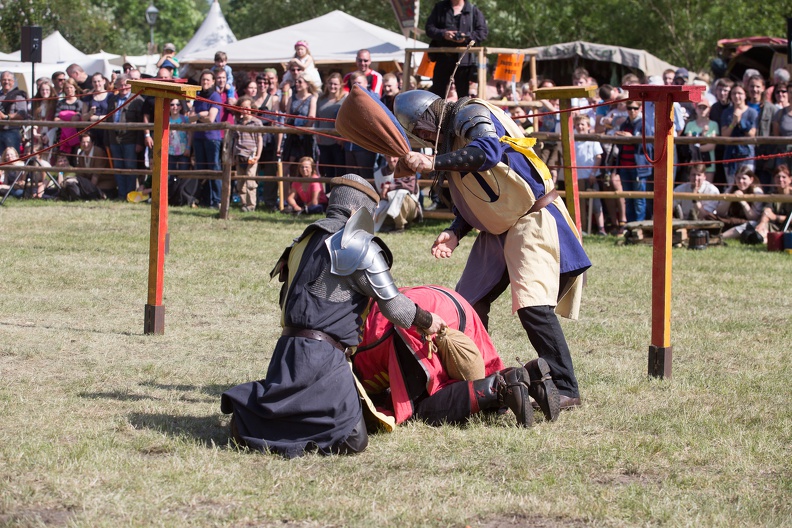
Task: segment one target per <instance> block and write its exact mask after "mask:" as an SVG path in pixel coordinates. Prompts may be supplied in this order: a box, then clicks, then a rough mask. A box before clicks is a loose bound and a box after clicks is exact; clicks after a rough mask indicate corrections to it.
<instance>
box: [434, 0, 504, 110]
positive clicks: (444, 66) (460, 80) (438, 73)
mask: <svg viewBox="0 0 792 528" xmlns="http://www.w3.org/2000/svg"><path fill="white" fill-rule="evenodd" d="M488 32H489V30H488V29H487V20H486V19H485V18H484V14H483V13H482V12H481V11H480V10H479V8H477V7H476V6H474V5H473V4H471V3H470V2H469V1H468V0H442V1H441V2H437V3H436V4H435V6H434V8H433V9H432V13H431V14H430V15H429V18H428V19H427V20H426V34H427V35H428V36H429V38H431V39H432V42H431V44H430V47H437V48H450V47H462V48H463V47H465V46H467V45H468V43H469V42H470V41H471V40H475V41H476V45H477V46H478V45H480V44H481V43H482V42H483V41H484V39H486V38H487V34H488ZM435 55H437V56H436V57H435ZM430 58H431V59H433V60H435V68H434V76H433V77H432V88H431V91H432V93H435V94H437V95H439V96H440V97H442V98H445V93H446V88H448V83H449V82H450V80H451V73H452V72H453V71H454V66H455V65H456V62H457V60H459V55H458V54H457V53H437V54H434V53H433V54H432V55H431V56H430ZM476 62H477V60H476V56H474V55H470V54H469V55H466V56H465V57H463V58H462V62H460V64H459V69H458V70H457V72H456V75H454V83H455V84H456V89H457V94H458V95H459V97H460V98H462V97H465V96H467V95H468V94H469V92H470V81H471V80H473V79H475V73H476Z"/></svg>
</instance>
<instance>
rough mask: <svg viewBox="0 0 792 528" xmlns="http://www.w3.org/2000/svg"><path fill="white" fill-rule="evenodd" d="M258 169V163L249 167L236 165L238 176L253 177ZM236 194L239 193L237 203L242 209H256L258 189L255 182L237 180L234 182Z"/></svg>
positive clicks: (244, 164)
mask: <svg viewBox="0 0 792 528" xmlns="http://www.w3.org/2000/svg"><path fill="white" fill-rule="evenodd" d="M257 169H258V163H254V164H253V165H249V164H247V163H237V175H238V176H240V177H241V176H247V177H250V176H255V175H256V170H257ZM236 188H237V193H239V201H240V203H241V204H242V207H247V208H248V209H249V210H250V211H253V210H254V209H255V208H256V190H257V189H258V182H257V181H255V180H237V181H236Z"/></svg>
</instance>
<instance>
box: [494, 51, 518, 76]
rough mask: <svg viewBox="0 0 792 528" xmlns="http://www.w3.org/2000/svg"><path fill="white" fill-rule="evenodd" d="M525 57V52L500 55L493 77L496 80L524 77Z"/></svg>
mask: <svg viewBox="0 0 792 528" xmlns="http://www.w3.org/2000/svg"><path fill="white" fill-rule="evenodd" d="M524 59H525V55H524V54H523V53H519V54H500V55H498V64H497V65H496V66H495V75H493V76H492V78H493V79H495V80H496V81H506V82H511V81H519V80H520V78H521V77H522V68H523V61H524Z"/></svg>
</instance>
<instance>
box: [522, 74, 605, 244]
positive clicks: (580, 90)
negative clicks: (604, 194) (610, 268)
mask: <svg viewBox="0 0 792 528" xmlns="http://www.w3.org/2000/svg"><path fill="white" fill-rule="evenodd" d="M596 90H597V89H596V87H594V86H557V87H553V88H540V89H538V90H536V91H535V92H534V97H535V98H536V99H558V100H559V102H560V104H561V110H562V112H561V115H560V120H561V145H562V155H563V157H564V168H563V170H564V188H565V190H566V206H567V209H568V210H569V215H570V216H571V217H572V220H574V222H575V226H576V227H577V230H578V236H579V237H580V239H581V240H582V239H583V235H582V233H583V230H582V229H581V225H580V194H579V192H580V191H579V189H578V181H577V167H576V166H575V164H576V163H577V162H576V157H575V134H574V126H573V124H572V112H571V111H569V110H571V108H572V99H573V98H587V97H593V96H594V92H596Z"/></svg>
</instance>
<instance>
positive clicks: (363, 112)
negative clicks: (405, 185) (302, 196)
mask: <svg viewBox="0 0 792 528" xmlns="http://www.w3.org/2000/svg"><path fill="white" fill-rule="evenodd" d="M335 127H336V130H338V132H339V133H340V134H341V136H343V137H344V138H345V139H348V140H350V141H352V142H353V143H355V144H356V145H359V146H361V147H363V148H364V149H366V150H370V151H371V152H378V153H380V154H385V155H386V156H398V157H400V158H401V157H403V156H405V155H407V153H408V152H410V141H409V140H408V139H407V134H406V133H405V132H404V128H402V126H401V124H400V123H399V121H398V120H397V119H396V116H394V115H393V113H392V112H391V111H390V110H388V108H387V107H386V106H385V105H384V104H382V101H380V100H379V99H376V98H374V97H373V96H372V95H371V93H370V92H368V91H366V90H364V89H363V88H361V87H360V86H357V85H354V86H352V90H350V92H349V95H348V96H347V97H346V99H344V102H343V103H341V109H340V110H339V111H338V115H337V116H336V121H335ZM401 161H402V160H400V162H399V165H397V167H396V174H395V177H397V178H401V177H404V176H414V175H415V172H414V171H411V170H409V169H408V168H407V166H406V165H404V164H403V163H402V162H401Z"/></svg>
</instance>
